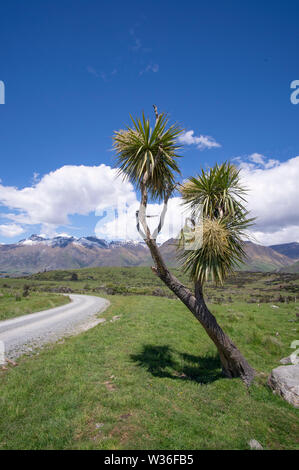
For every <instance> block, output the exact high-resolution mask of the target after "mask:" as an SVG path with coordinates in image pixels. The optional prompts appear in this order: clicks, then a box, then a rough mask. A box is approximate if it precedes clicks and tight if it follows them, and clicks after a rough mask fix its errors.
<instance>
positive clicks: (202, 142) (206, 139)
mask: <svg viewBox="0 0 299 470" xmlns="http://www.w3.org/2000/svg"><path fill="white" fill-rule="evenodd" d="M178 140H179V142H180V143H181V144H184V145H196V147H197V148H198V149H199V150H205V149H212V148H217V147H221V145H220V144H218V142H216V140H215V139H214V138H213V137H211V136H208V135H200V136H199V137H198V136H196V135H194V131H193V130H191V131H186V132H184V133H182V134H181V135H180V137H179V138H178Z"/></svg>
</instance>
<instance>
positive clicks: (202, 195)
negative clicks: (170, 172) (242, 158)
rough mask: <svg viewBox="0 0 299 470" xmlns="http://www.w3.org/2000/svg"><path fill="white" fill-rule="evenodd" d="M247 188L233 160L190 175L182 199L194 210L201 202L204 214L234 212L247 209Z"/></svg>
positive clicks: (183, 189) (183, 187) (182, 191)
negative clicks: (242, 182)
mask: <svg viewBox="0 0 299 470" xmlns="http://www.w3.org/2000/svg"><path fill="white" fill-rule="evenodd" d="M245 192H246V191H245V189H244V188H243V187H242V185H241V184H240V176H239V170H238V169H237V168H236V167H235V166H234V165H232V164H231V163H227V162H225V163H223V164H222V165H220V166H219V165H215V166H214V167H213V168H210V169H209V170H208V171H206V172H205V171H204V170H202V171H201V174H199V175H197V176H196V177H191V178H189V179H188V180H187V181H186V182H185V184H184V185H183V186H182V187H181V194H182V197H183V201H184V203H185V204H186V205H188V206H189V207H190V208H191V210H192V211H193V212H195V213H196V211H197V209H198V208H199V207H200V205H201V206H202V210H203V215H204V216H209V217H214V216H217V215H219V214H220V215H227V214H234V213H238V212H240V211H242V210H244V207H243V204H242V201H244V193H245Z"/></svg>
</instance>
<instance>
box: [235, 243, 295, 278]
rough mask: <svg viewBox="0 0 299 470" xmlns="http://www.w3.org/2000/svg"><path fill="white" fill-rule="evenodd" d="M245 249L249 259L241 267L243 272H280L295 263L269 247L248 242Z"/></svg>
mask: <svg viewBox="0 0 299 470" xmlns="http://www.w3.org/2000/svg"><path fill="white" fill-rule="evenodd" d="M245 247H246V248H245V251H246V254H247V259H246V260H244V264H242V265H241V266H240V267H239V269H240V270H242V271H263V272H270V271H278V270H279V269H281V268H282V267H285V266H289V265H290V264H292V262H293V260H292V259H291V258H288V257H287V256H285V255H283V254H280V253H278V252H277V251H275V250H273V249H272V248H270V247H268V246H262V245H257V244H255V243H252V242H246V243H245Z"/></svg>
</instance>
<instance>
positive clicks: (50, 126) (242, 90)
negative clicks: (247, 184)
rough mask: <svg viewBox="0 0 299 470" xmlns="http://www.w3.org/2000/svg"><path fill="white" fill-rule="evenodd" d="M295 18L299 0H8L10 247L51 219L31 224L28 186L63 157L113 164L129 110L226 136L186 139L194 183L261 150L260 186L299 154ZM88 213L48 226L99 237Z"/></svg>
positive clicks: (3, 16) (2, 233)
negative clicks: (203, 171)
mask: <svg viewBox="0 0 299 470" xmlns="http://www.w3.org/2000/svg"><path fill="white" fill-rule="evenodd" d="M298 15H299V3H298V1H296V0H294V1H292V0H288V1H277V0H276V1H275V0H273V1H271V2H269V1H266V0H264V1H261V0H260V1H252V0H251V1H246V0H243V1H242V2H240V1H234V0H227V1H225V2H223V1H188V0H187V1H185V2H173V1H168V0H164V1H148V2H140V1H139V2H137V1H128V2H121V1H115V2H104V1H101V2H100V1H91V0H84V1H80V0H59V1H58V0H51V1H48V0H43V1H42V2H41V1H40V0H38V1H36V0H30V2H24V1H21V0H20V1H16V0H10V1H3V2H1V11H0V45H1V46H0V80H2V81H3V82H4V84H5V104H4V105H0V155H1V173H0V178H1V185H2V193H1V191H0V203H1V204H2V205H1V206H0V242H5V243H7V242H10V243H11V242H14V241H16V240H18V239H19V238H23V237H25V236H27V235H28V234H30V233H32V232H38V233H39V232H43V229H44V227H45V219H43V216H42V214H41V221H40V223H39V220H38V217H37V215H36V214H35V216H34V217H32V214H31V216H30V217H29V218H28V217H27V216H28V212H30V210H31V208H28V206H26V204H27V203H26V201H25V202H24V201H23V199H22V197H21V199H20V200H19V199H18V197H19V195H20V191H21V190H22V189H23V188H32V187H34V185H36V184H38V182H39V181H40V180H41V179H42V178H43V177H44V176H45V175H48V174H49V173H50V172H55V170H58V169H60V168H61V167H63V166H64V165H68V166H72V167H77V166H79V165H84V166H86V167H93V166H98V165H100V164H105V165H107V166H111V165H113V153H112V152H111V135H112V132H113V130H115V129H119V128H121V127H123V126H124V124H125V123H128V120H129V113H131V114H133V115H136V114H140V113H141V111H142V110H144V111H145V112H146V114H148V115H151V114H152V105H153V104H154V103H155V104H157V105H158V106H159V109H160V110H161V111H166V112H168V113H169V115H170V118H171V119H173V120H176V121H179V122H180V123H181V124H182V125H183V126H184V128H185V129H186V131H187V132H190V131H191V130H193V134H189V137H190V136H191V137H192V138H193V139H194V137H195V138H197V139H200V136H210V142H217V143H218V144H219V146H214V147H211V148H209V146H205V145H204V146H203V147H202V148H198V142H199V140H196V139H195V140H193V144H192V142H191V141H190V139H189V143H188V141H187V140H186V143H187V145H186V146H185V149H184V151H183V154H184V158H182V159H181V168H182V172H183V176H184V177H187V176H190V175H192V174H194V173H196V172H197V171H199V170H200V168H201V167H207V166H208V165H212V164H214V163H215V162H216V161H217V162H221V161H224V160H226V159H232V158H235V157H239V161H241V162H243V161H244V162H245V161H251V165H253V164H255V165H258V163H257V160H258V159H257V158H255V160H256V161H255V162H254V158H253V159H252V158H251V157H250V156H252V155H255V154H258V155H261V156H263V158H264V163H263V165H262V166H261V165H259V166H255V167H253V166H252V167H250V168H249V167H247V169H246V171H247V173H250V171H251V173H250V175H249V176H248V177H250V178H251V181H252V178H253V176H254V174H253V172H254V171H257V170H259V171H260V172H262V171H264V173H263V175H264V176H267V177H268V173H267V175H266V172H267V171H270V170H271V168H270V167H271V165H269V168H267V161H268V159H273V160H275V161H276V164H275V165H274V166H275V167H276V171H278V170H277V168H278V167H279V166H282V168H285V167H283V164H284V163H285V164H287V163H288V162H289V161H290V159H294V158H295V157H296V156H297V155H299V139H298V123H299V105H298V106H296V105H294V104H292V103H291V101H290V94H291V90H290V83H291V82H292V81H293V80H295V79H299V64H298V53H299V27H298ZM191 140H192V139H191ZM278 162H280V163H278ZM297 167H298V161H297V160H296V161H294V160H292V166H291V167H290V168H292V169H293V168H295V170H296V169H297ZM272 170H273V168H272ZM292 171H293V170H292ZM34 175H35V176H34ZM70 175H71V174H70ZM70 177H71V176H70ZM276 177H277V175H276ZM76 178H77V180H76V181H77V182H78V178H79V177H76ZM80 181H81V180H80ZM263 181H264V180H263ZM49 184H50V183H49ZM53 184H54V183H53ZM75 184H76V183H75V181H74V185H75ZM78 184H79V183H78ZM80 184H83V183H82V182H80ZM263 184H264V183H263ZM291 184H293V183H291ZM83 186H84V185H83ZM83 186H82V187H83ZM12 187H14V188H15V190H16V191H15V192H13V191H11V188H12ZM84 188H85V189H84V190H87V189H88V185H87V186H84ZM86 188H87V189H86ZM58 192H59V188H57V194H58ZM35 194H36V198H39V194H40V193H39V192H38V191H36V193H35ZM43 194H44V196H41V198H42V197H45V194H46V193H43ZM51 194H52V193H51ZM298 195H299V194H298ZM21 196H22V195H21ZM71 196H72V195H71V194H70V197H71ZM53 197H54V196H53ZM64 197H65V196H64V195H63V194H62V196H61V199H62V200H61V204H63V198H64ZM74 197H76V193H74ZM102 198H104V195H103V196H102ZM25 199H26V198H25ZM47 203H48V202H47V201H44V204H45V205H47ZM103 205H105V204H104V203H103ZM286 205H287V201H285V204H284V207H285V210H287V207H286ZM253 206H254V204H253ZM41 207H42V206H41ZM76 207H77V206H76ZM89 207H92V205H91V206H88V207H87V208H86V210H84V211H81V212H84V214H83V213H81V214H80V210H78V211H77V212H76V208H75V209H73V208H72V207H71V206H70V208H69V210H68V214H67V217H68V222H67V223H64V222H63V221H62V223H60V222H61V220H59V217H58V218H57V221H56V220H55V217H52V216H51V217H52V218H49V221H50V222H51V223H50V225H51V224H52V225H51V226H52V228H53V229H55V230H57V233H60V232H67V233H70V234H74V235H76V236H80V235H87V234H91V233H92V232H93V231H94V227H95V224H96V222H97V220H98V216H97V215H95V210H94V209H93V208H92V209H91V210H90V212H88V210H89V209H88V208H89ZM48 209H49V208H46V209H45V210H48ZM37 210H40V211H41V212H42V210H43V209H37ZM49 210H50V209H49ZM51 210H52V209H51ZM56 210H58V211H59V205H58V204H57V205H56ZM74 211H75V212H74ZM73 212H74V213H73ZM87 212H88V215H87ZM20 213H22V214H23V218H22V219H20V217H18V218H17V219H15V220H14V217H13V216H12V215H11V214H19V215H20ZM7 214H8V215H9V217H7ZM26 217H27V218H26ZM50 219H51V220H50ZM56 222H57V223H56ZM283 224H285V222H283V221H282V219H281V220H280V221H278V222H277V224H276V226H275V227H272V228H270V226H269V224H268V225H267V227H266V226H264V227H263V224H262V222H261V224H260V227H259V231H260V232H263V233H270V232H271V230H272V232H271V233H274V232H275V231H276V233H278V232H279V230H280V233H281V230H283V229H284V228H286V227H287V226H288V227H290V226H291V225H292V221H290V220H289V219H288V225H283ZM7 225H9V226H10V227H11V230H6V229H5V227H6V226H7ZM298 225H299V223H298ZM16 226H17V227H19V229H16V230H15V231H14V227H16ZM1 227H2V229H1ZM21 230H22V233H21ZM263 230H264V231H263ZM267 230H268V232H267ZM269 231H270V232H269ZM293 233H294V232H293ZM296 233H297V232H296ZM7 235H10V236H7ZM294 236H295V235H294ZM296 236H297V235H296ZM277 237H278V238H277V240H278V239H279V235H277ZM288 237H289V235H288V236H286V235H284V236H283V237H282V238H281V240H282V241H291V240H289V239H288ZM298 238H299V230H298ZM271 240H272V238H271ZM273 240H274V241H275V240H276V238H273ZM262 241H263V240H262ZM298 241H299V240H298Z"/></svg>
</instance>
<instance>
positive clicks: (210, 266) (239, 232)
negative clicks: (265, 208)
mask: <svg viewBox="0 0 299 470" xmlns="http://www.w3.org/2000/svg"><path fill="white" fill-rule="evenodd" d="M251 222H252V219H247V218H246V217H235V218H231V217H228V218H227V217H226V218H219V219H215V218H214V219H211V218H209V217H206V218H204V219H203V232H202V245H201V247H200V248H199V249H196V250H184V246H183V243H182V242H181V244H180V250H179V253H178V257H179V260H180V262H181V266H182V269H183V271H184V272H185V273H188V274H189V276H190V278H191V279H192V280H193V281H200V283H201V284H203V283H204V282H206V281H208V280H213V281H214V282H216V283H217V284H223V282H224V280H225V278H226V277H227V276H228V275H229V274H231V273H232V272H233V271H234V270H235V267H236V264H237V263H241V262H242V261H244V258H245V257H246V253H245V251H244V241H243V238H244V231H245V230H246V229H247V228H248V227H249V225H250V224H251ZM195 232H196V229H195ZM195 236H196V233H195Z"/></svg>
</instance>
